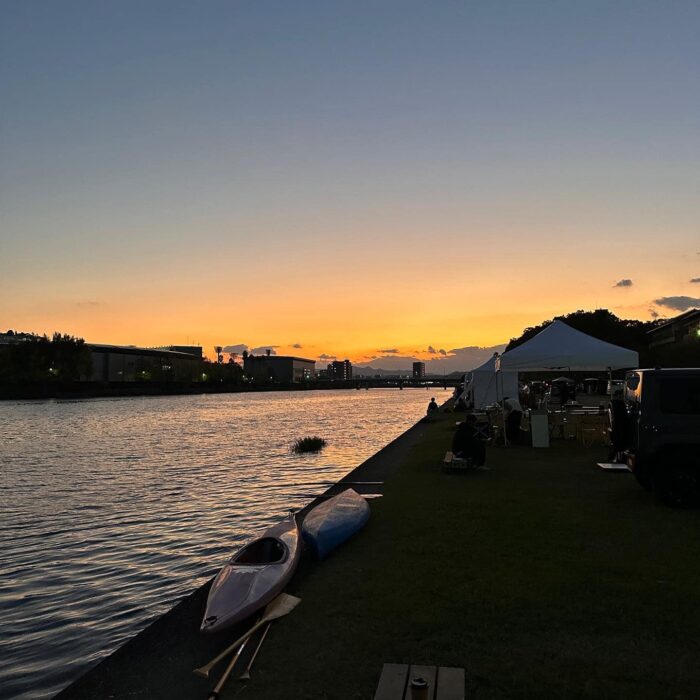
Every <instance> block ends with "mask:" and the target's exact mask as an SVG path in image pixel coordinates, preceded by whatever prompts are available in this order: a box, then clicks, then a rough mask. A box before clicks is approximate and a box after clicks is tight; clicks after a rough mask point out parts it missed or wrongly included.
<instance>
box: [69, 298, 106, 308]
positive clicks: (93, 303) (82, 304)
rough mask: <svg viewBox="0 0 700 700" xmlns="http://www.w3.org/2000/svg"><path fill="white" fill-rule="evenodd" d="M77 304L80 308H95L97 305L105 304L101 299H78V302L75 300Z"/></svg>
mask: <svg viewBox="0 0 700 700" xmlns="http://www.w3.org/2000/svg"><path fill="white" fill-rule="evenodd" d="M75 305H76V306H77V307H78V308H79V309H94V308H95V307H97V306H104V303H103V302H101V301H89V300H86V301H76V302H75Z"/></svg>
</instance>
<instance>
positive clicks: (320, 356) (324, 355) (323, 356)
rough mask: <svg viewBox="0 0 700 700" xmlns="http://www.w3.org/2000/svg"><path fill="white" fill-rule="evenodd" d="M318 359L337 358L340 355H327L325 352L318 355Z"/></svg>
mask: <svg viewBox="0 0 700 700" xmlns="http://www.w3.org/2000/svg"><path fill="white" fill-rule="evenodd" d="M318 359H319V360H337V359H338V357H337V355H326V353H325V352H324V353H321V354H320V355H319V356H318Z"/></svg>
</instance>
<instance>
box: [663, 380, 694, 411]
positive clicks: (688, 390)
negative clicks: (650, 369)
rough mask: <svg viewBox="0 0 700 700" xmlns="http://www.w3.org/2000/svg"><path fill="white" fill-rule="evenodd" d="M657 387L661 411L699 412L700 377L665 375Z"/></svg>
mask: <svg viewBox="0 0 700 700" xmlns="http://www.w3.org/2000/svg"><path fill="white" fill-rule="evenodd" d="M659 389H660V392H659V393H660V399H661V412H662V413H681V414H700V377H665V378H663V379H661V381H660V385H659Z"/></svg>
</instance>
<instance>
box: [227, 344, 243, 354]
mask: <svg viewBox="0 0 700 700" xmlns="http://www.w3.org/2000/svg"><path fill="white" fill-rule="evenodd" d="M247 349H248V346H247V345H246V344H245V343H238V345H225V346H224V348H223V350H222V352H227V353H236V355H240V354H241V353H242V352H243V351H244V350H247Z"/></svg>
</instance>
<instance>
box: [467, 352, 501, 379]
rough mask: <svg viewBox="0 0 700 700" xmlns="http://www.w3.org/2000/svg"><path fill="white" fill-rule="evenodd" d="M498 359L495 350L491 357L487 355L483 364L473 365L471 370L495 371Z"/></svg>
mask: <svg viewBox="0 0 700 700" xmlns="http://www.w3.org/2000/svg"><path fill="white" fill-rule="evenodd" d="M497 359H498V353H497V352H495V353H494V354H493V355H491V357H489V359H488V360H486V362H484V364H482V365H479V366H478V367H475V368H474V369H473V370H471V372H489V373H490V374H493V373H494V372H495V371H496V360H497Z"/></svg>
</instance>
